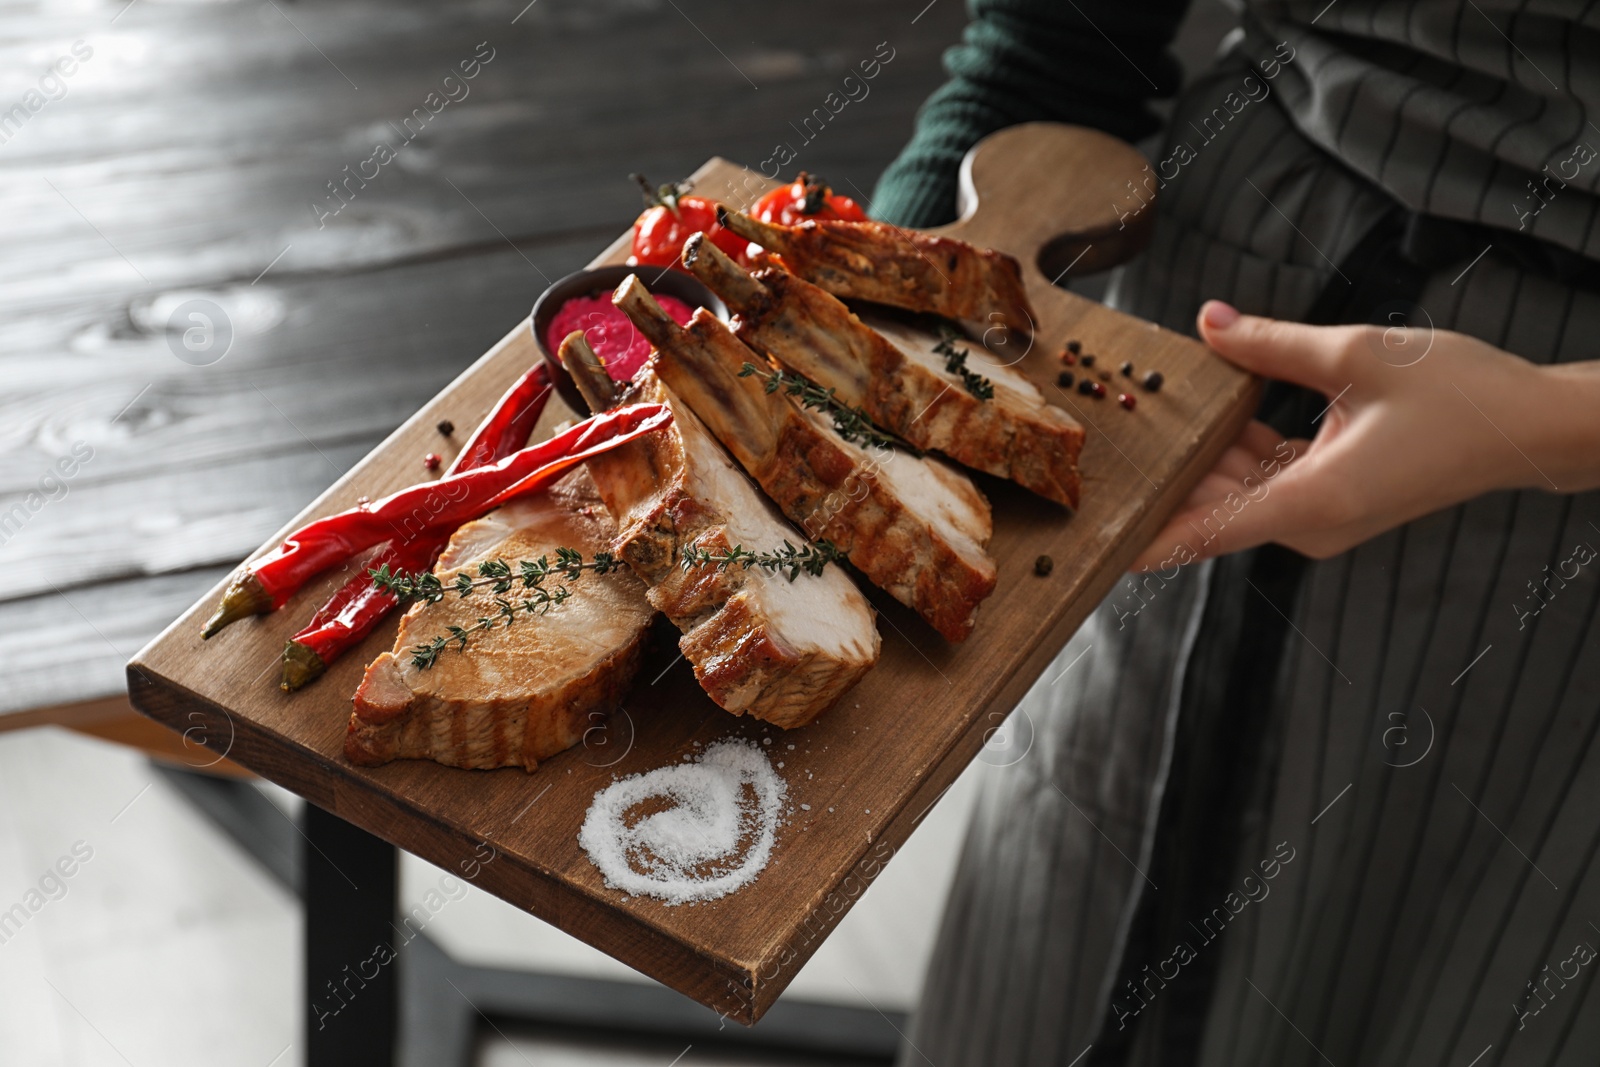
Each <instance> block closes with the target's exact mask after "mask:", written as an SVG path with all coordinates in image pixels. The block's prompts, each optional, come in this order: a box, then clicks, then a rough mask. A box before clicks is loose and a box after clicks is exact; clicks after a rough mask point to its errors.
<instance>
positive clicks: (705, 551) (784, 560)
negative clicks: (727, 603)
mask: <svg viewBox="0 0 1600 1067" xmlns="http://www.w3.org/2000/svg"><path fill="white" fill-rule="evenodd" d="M845 558H846V557H845V554H844V553H843V552H842V551H840V550H839V547H838V546H837V545H835V544H834V543H833V542H832V541H829V540H827V539H825V538H824V539H820V540H817V541H812V542H809V543H808V544H806V545H805V546H804V547H801V548H796V547H794V545H793V544H791V543H790V542H789V541H788V540H787V539H785V540H784V542H783V547H782V548H780V549H776V550H774V551H772V552H751V551H750V550H749V549H747V548H745V547H744V546H743V545H734V546H733V547H732V548H730V549H728V550H727V551H726V552H713V551H711V550H710V549H709V548H691V549H689V550H688V551H687V552H685V553H684V554H683V569H684V570H686V571H687V570H693V569H694V568H695V567H703V566H706V565H708V564H710V565H714V566H716V567H717V568H718V569H719V570H727V569H728V568H729V567H742V568H743V569H745V570H749V569H750V568H751V567H760V568H761V569H762V570H764V571H766V572H767V573H768V574H782V575H783V576H784V577H786V578H788V579H789V580H790V581H791V582H792V581H794V580H795V579H796V578H798V577H800V575H801V574H802V573H805V574H809V575H811V576H812V577H813V578H820V577H821V576H822V570H823V568H824V567H826V566H827V565H828V564H830V563H838V562H840V561H842V560H844V559H845Z"/></svg>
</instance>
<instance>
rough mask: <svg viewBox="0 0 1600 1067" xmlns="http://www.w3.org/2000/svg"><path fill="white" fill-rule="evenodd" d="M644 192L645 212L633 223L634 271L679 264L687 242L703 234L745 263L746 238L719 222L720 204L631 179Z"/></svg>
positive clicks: (641, 178)
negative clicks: (637, 268)
mask: <svg viewBox="0 0 1600 1067" xmlns="http://www.w3.org/2000/svg"><path fill="white" fill-rule="evenodd" d="M632 178H633V180H634V181H636V182H638V183H639V187H640V188H642V189H643V190H644V202H645V210H644V214H642V215H640V216H639V217H638V218H637V219H635V220H634V223H633V255H631V256H629V257H628V265H629V266H631V267H637V266H645V267H667V266H671V265H672V264H674V263H676V262H678V256H679V254H680V253H682V252H683V245H684V242H685V241H687V240H688V239H689V238H690V237H692V236H694V235H695V234H697V233H700V232H701V231H704V232H705V235H706V236H707V237H708V238H710V240H711V242H712V243H713V244H715V245H716V246H717V247H718V248H720V249H722V250H723V251H724V252H726V253H727V254H728V255H730V256H732V257H733V258H734V259H735V260H737V261H738V262H740V263H744V262H746V260H745V255H744V252H745V248H746V246H747V242H746V241H745V239H744V238H742V237H740V236H738V235H737V234H734V233H732V232H730V231H728V230H725V229H723V228H722V226H721V225H719V224H718V222H717V202H716V201H715V200H707V199H706V198H705V197H703V196H685V195H683V187H682V186H681V185H678V184H672V185H663V186H659V187H655V188H653V187H651V185H650V183H649V182H647V181H645V179H644V176H643V175H640V174H635V175H632Z"/></svg>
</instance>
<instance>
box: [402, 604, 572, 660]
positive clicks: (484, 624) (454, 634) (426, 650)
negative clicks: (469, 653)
mask: <svg viewBox="0 0 1600 1067" xmlns="http://www.w3.org/2000/svg"><path fill="white" fill-rule="evenodd" d="M571 595H572V594H571V593H569V592H568V591H567V587H566V586H564V585H563V586H558V587H557V588H556V590H555V591H554V592H551V591H550V590H548V589H535V590H534V591H533V595H532V596H529V597H525V598H524V599H522V600H520V601H512V600H510V599H508V598H506V597H503V596H497V597H495V598H494V602H495V604H496V605H497V606H498V607H499V610H498V611H496V612H495V613H494V614H492V615H482V616H479V618H478V621H477V622H475V623H473V624H472V625H471V626H446V627H445V629H446V630H448V631H449V636H448V637H446V636H444V635H442V634H441V635H440V636H438V637H435V638H434V639H433V640H432V641H429V642H427V643H426V644H421V645H413V646H412V648H411V662H412V663H413V664H415V665H416V666H418V667H420V668H422V669H423V670H427V669H428V668H429V667H432V666H433V665H434V664H435V663H437V662H438V661H439V654H440V653H441V652H443V651H444V650H445V649H447V648H449V647H450V646H451V645H452V644H455V645H458V646H459V649H460V650H461V651H466V647H467V642H468V641H469V640H470V639H471V637H472V635H473V634H475V633H478V632H480V631H484V630H492V629H494V628H495V627H496V626H498V625H499V624H500V620H501V619H504V620H505V623H506V626H508V627H509V626H510V625H511V624H512V623H514V622H516V621H517V614H518V612H523V613H526V614H528V615H543V614H545V613H546V612H548V611H549V610H550V609H551V608H553V607H555V606H556V605H557V604H559V603H561V602H562V601H563V600H566V599H567V598H568V597H569V596H571Z"/></svg>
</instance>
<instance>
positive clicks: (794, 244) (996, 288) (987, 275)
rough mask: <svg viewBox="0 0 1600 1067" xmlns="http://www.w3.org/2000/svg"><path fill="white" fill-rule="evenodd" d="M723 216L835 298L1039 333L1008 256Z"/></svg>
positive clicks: (888, 235)
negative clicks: (870, 302)
mask: <svg viewBox="0 0 1600 1067" xmlns="http://www.w3.org/2000/svg"><path fill="white" fill-rule="evenodd" d="M717 218H718V220H719V221H720V222H721V223H722V224H723V225H724V226H726V227H727V228H728V229H730V230H732V231H733V232H734V233H736V234H738V235H739V236H740V237H743V238H746V239H748V240H751V241H754V242H755V243H756V244H758V245H760V246H761V247H762V248H765V249H766V250H767V251H768V252H776V253H777V254H778V255H780V256H782V257H783V262H784V265H785V266H786V267H788V268H789V269H790V270H792V271H794V272H795V273H796V274H798V275H800V276H801V277H802V278H804V279H806V280H807V281H809V282H811V283H813V284H815V285H820V286H822V288H824V289H826V290H827V291H828V292H830V293H832V294H833V295H834V296H849V297H856V298H858V299H861V300H873V301H876V302H877V303H880V304H889V305H890V306H892V307H897V308H906V309H908V310H911V311H931V312H933V313H934V314H935V315H943V316H945V317H946V318H951V319H978V320H981V321H982V322H983V323H984V324H985V325H986V326H993V325H995V324H996V323H998V324H1000V325H1003V326H1007V327H1010V328H1011V329H1013V330H1015V331H1017V332H1018V333H1024V334H1028V333H1032V332H1033V324H1034V321H1035V318H1034V314H1033V308H1032V307H1030V306H1029V304H1028V294H1027V291H1026V290H1024V289H1023V287H1022V268H1021V267H1019V266H1018V265H1017V261H1016V260H1015V259H1013V258H1011V257H1010V256H1008V255H1006V254H1005V253H1004V252H996V251H995V250H994V249H992V248H974V247H973V246H972V245H969V244H967V242H965V241H958V240H956V239H955V238H954V237H935V236H933V235H932V234H927V233H921V232H919V231H917V230H902V229H901V228H900V227H898V226H890V225H888V224H887V223H883V222H844V221H841V220H838V219H813V220H811V221H810V222H802V223H801V224H800V225H798V226H778V225H774V224H773V223H770V222H759V221H757V220H756V219H753V218H751V217H750V216H749V215H746V214H744V213H742V212H738V211H728V210H726V209H721V210H719V211H718V212H717Z"/></svg>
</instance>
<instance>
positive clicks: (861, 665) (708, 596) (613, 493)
mask: <svg viewBox="0 0 1600 1067" xmlns="http://www.w3.org/2000/svg"><path fill="white" fill-rule="evenodd" d="M590 358H591V354H590V353H589V352H588V346H587V345H586V344H584V342H583V335H582V334H578V333H575V334H573V335H572V336H570V337H568V338H567V340H566V341H565V342H564V343H563V344H562V345H561V360H562V362H563V363H564V364H566V365H567V367H568V369H569V370H570V371H571V372H572V375H573V378H574V379H575V380H577V382H578V383H579V387H580V389H581V390H582V391H583V393H584V396H585V398H587V399H589V401H590V403H591V404H597V405H599V406H601V407H605V406H609V405H610V404H611V403H628V404H632V403H637V402H639V401H640V400H642V399H644V398H646V397H648V398H649V399H650V401H651V402H652V403H659V404H666V405H667V406H668V407H670V408H671V409H672V415H673V420H674V421H673V424H672V425H671V426H669V427H668V428H667V429H665V430H662V431H660V432H658V433H653V434H649V435H647V436H646V437H643V438H640V439H639V440H638V441H634V442H630V443H629V444H626V445H623V446H622V447H620V448H617V449H614V450H613V451H610V452H607V453H605V454H604V455H601V456H597V457H595V458H594V459H591V460H589V461H588V468H589V473H590V475H591V476H592V477H593V478H594V482H595V485H596V487H597V488H598V489H599V490H600V496H601V498H602V499H603V500H604V501H605V502H606V506H607V507H608V508H609V509H610V511H611V513H612V514H613V515H614V516H616V518H617V523H618V525H619V526H620V531H619V533H618V536H617V539H616V541H615V543H614V550H615V552H616V553H617V555H618V556H620V557H621V558H622V559H624V560H626V561H627V562H628V565H629V566H631V567H632V568H633V571H634V573H635V574H637V575H638V576H639V577H640V578H642V579H643V580H644V582H645V583H646V584H647V585H648V586H649V587H650V592H649V597H650V603H652V604H654V605H655V606H656V607H657V608H659V609H660V610H661V611H663V612H665V613H666V615H667V617H668V618H669V619H671V620H672V621H673V623H674V624H676V625H677V627H678V629H680V630H682V631H683V637H682V639H681V640H680V641H679V642H678V647H679V648H680V649H682V650H683V655H684V658H685V659H687V660H688V661H689V662H690V663H691V664H692V665H693V666H694V673H695V677H696V678H698V679H699V680H700V685H701V686H702V687H703V688H704V689H705V691H706V693H707V694H709V695H710V697H711V699H712V700H714V701H716V702H717V704H718V705H719V706H720V707H722V708H724V709H726V710H727V711H731V712H733V713H734V714H736V715H753V716H754V717H756V718H758V719H763V720H765V721H767V722H770V723H772V724H774V725H776V726H781V727H784V728H785V729H788V728H791V727H795V726H803V725H805V724H806V723H808V722H810V721H811V720H812V719H814V718H816V717H817V715H819V714H821V713H822V712H823V711H824V710H825V709H826V708H827V707H828V706H829V705H831V704H832V703H833V702H834V701H835V700H837V699H838V698H839V697H840V695H842V694H843V693H844V692H845V691H846V690H847V689H849V688H850V687H851V686H853V685H855V683H856V682H857V681H859V680H860V678H861V676H862V675H863V674H865V673H866V672H867V671H868V670H870V669H871V668H872V666H873V664H875V663H877V662H878V651H879V639H878V630H877V627H876V626H875V625H874V622H873V611H872V606H871V605H870V604H868V603H867V599H866V597H864V596H862V595H861V590H859V589H857V588H856V587H855V583H854V582H852V581H851V580H850V578H849V576H847V575H846V574H845V573H844V571H843V570H841V569H840V568H839V567H837V566H829V567H827V568H826V569H825V570H824V571H823V572H822V574H820V575H817V576H811V575H801V576H799V577H797V578H796V579H795V580H794V581H792V582H791V581H789V580H788V579H787V578H786V577H785V576H783V575H780V574H768V573H767V572H765V571H763V570H761V569H759V568H751V569H748V570H746V569H744V568H742V567H727V568H717V567H715V566H710V565H704V564H702V565H698V566H695V567H693V568H692V569H688V570H685V569H684V566H683V559H684V555H685V553H686V552H688V551H690V550H700V549H707V550H710V551H711V552H713V553H724V552H727V551H728V550H730V549H732V548H733V547H735V546H742V547H744V548H746V549H748V550H750V551H752V552H763V551H771V550H773V549H777V548H780V547H782V545H783V544H784V542H785V541H788V542H791V543H792V542H795V541H800V540H802V538H801V537H800V535H799V534H798V533H796V532H795V530H794V528H793V527H792V526H790V525H789V524H788V523H787V522H786V521H784V518H783V516H782V515H780V514H778V512H777V509H775V508H774V507H773V506H772V503H771V502H770V501H768V500H767V498H766V497H764V496H763V495H762V494H761V491H760V490H759V489H757V488H756V487H755V486H754V485H753V484H751V482H750V479H749V478H747V477H745V475H744V474H743V473H742V472H741V471H739V470H738V469H737V468H736V467H735V466H734V465H733V461H732V460H731V459H729V458H728V454H727V453H726V452H724V451H723V450H722V446H720V445H718V444H717V442H716V441H715V440H713V439H712V437H711V434H710V433H709V432H708V431H707V430H706V428H705V426H704V425H703V424H702V423H701V422H700V420H699V419H697V418H695V416H694V413H693V412H692V411H690V410H689V408H688V405H686V404H685V403H684V402H683V401H682V400H680V399H678V398H677V397H676V396H674V395H673V394H672V392H671V391H670V390H668V389H667V387H666V386H665V385H663V384H662V383H661V379H659V378H658V377H656V373H655V370H654V369H653V367H651V366H646V367H645V368H644V370H642V371H640V372H639V374H638V375H637V376H636V377H635V378H634V381H633V385H632V386H631V387H629V388H628V390H627V392H625V393H624V394H623V395H622V396H621V397H615V398H613V397H611V396H610V395H609V394H610V391H611V382H610V379H609V378H606V379H604V380H591V379H589V378H587V377H586V370H585V368H586V366H591V367H598V363H589V362H588V360H589V359H590ZM604 373H605V372H604V371H603V370H602V371H600V374H601V375H603V374H604Z"/></svg>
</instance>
